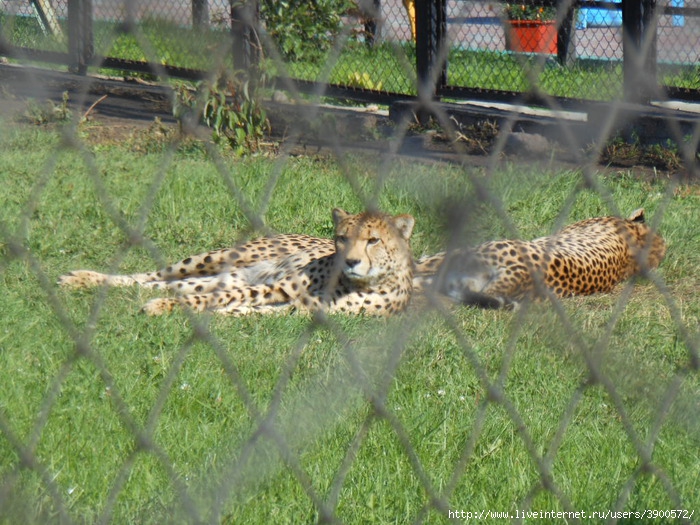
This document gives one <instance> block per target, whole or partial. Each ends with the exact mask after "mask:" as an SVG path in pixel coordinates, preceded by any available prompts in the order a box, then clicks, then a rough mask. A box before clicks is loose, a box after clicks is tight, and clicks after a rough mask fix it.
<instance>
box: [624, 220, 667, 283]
mask: <svg viewBox="0 0 700 525" xmlns="http://www.w3.org/2000/svg"><path fill="white" fill-rule="evenodd" d="M625 226H626V228H627V231H628V232H629V234H630V236H631V240H632V247H633V250H634V252H635V257H636V259H637V260H636V261H635V269H634V273H639V272H641V271H642V269H649V268H658V266H659V264H660V263H661V261H662V260H663V258H664V256H665V255H666V243H665V242H664V240H663V238H662V237H661V236H660V235H659V234H657V233H656V232H655V231H652V229H651V228H650V227H649V226H648V225H647V224H646V222H645V217H644V208H640V209H638V210H634V211H633V212H632V214H631V215H630V216H629V217H628V218H627V220H626V221H625ZM640 266H641V267H640Z"/></svg>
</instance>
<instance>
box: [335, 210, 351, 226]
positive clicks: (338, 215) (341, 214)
mask: <svg viewBox="0 0 700 525" xmlns="http://www.w3.org/2000/svg"><path fill="white" fill-rule="evenodd" d="M348 217H350V214H349V213H348V212H346V211H345V210H341V209H340V208H335V209H334V210H333V226H335V227H336V228H337V227H338V225H339V224H340V223H341V222H343V221H344V220H345V219H347V218H348Z"/></svg>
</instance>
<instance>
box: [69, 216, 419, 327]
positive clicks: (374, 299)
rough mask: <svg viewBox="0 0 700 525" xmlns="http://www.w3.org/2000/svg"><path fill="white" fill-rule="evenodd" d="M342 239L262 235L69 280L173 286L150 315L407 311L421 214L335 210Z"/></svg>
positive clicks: (155, 303) (72, 276)
mask: <svg viewBox="0 0 700 525" xmlns="http://www.w3.org/2000/svg"><path fill="white" fill-rule="evenodd" d="M332 215H333V223H334V225H335V238H334V239H323V238H317V237H309V236H306V235H279V236H275V237H263V238H261V239H257V240H254V241H251V242H249V243H246V244H243V245H240V246H237V247H234V248H226V249H221V250H215V251H211V252H207V253H204V254H200V255H195V256H192V257H188V258H187V259H184V260H182V261H180V262H178V263H176V264H173V265H172V266H168V267H167V268H165V269H163V270H160V271H156V272H150V273H140V274H132V275H106V274H102V273H97V272H93V271H88V270H77V271H73V272H70V273H68V274H66V275H63V276H61V277H60V278H59V280H58V283H59V285H61V286H68V287H76V288H83V287H90V286H100V285H104V286H130V285H140V286H143V287H146V288H156V289H168V290H172V291H174V292H176V296H175V297H167V298H158V299H153V300H151V301H149V302H148V303H147V304H146V305H145V306H144V307H143V311H145V312H146V313H147V314H150V315H159V314H163V313H166V312H170V311H171V310H173V308H175V307H176V306H186V307H189V308H191V309H192V310H194V311H197V312H201V311H205V310H208V311H213V312H215V313H220V314H228V315H234V316H241V315H246V314H251V313H254V312H258V313H276V312H279V313H282V312H288V311H292V310H300V311H304V312H308V313H315V312H324V313H335V312H344V313H351V314H368V315H377V316H389V315H392V314H394V313H398V312H401V311H403V310H404V309H405V308H406V306H407V305H408V303H409V300H410V298H411V294H412V290H413V269H414V263H413V257H412V254H411V248H410V237H411V233H412V232H413V226H414V223H415V221H414V219H413V217H412V216H410V215H396V216H391V215H387V214H384V213H380V212H363V213H359V214H355V215H353V214H350V213H348V212H346V211H344V210H341V209H337V208H336V209H335V210H333V214H332Z"/></svg>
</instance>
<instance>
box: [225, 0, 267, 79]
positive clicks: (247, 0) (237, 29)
mask: <svg viewBox="0 0 700 525" xmlns="http://www.w3.org/2000/svg"><path fill="white" fill-rule="evenodd" d="M230 1H231V37H232V40H233V67H234V69H236V70H238V71H244V72H245V73H246V75H249V76H255V75H251V72H252V71H253V70H254V69H257V65H258V53H259V45H258V40H257V35H256V33H255V27H256V26H257V23H258V20H259V18H260V16H259V15H260V7H259V4H258V1H257V0H242V1H241V0H230Z"/></svg>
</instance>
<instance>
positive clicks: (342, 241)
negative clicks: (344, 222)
mask: <svg viewBox="0 0 700 525" xmlns="http://www.w3.org/2000/svg"><path fill="white" fill-rule="evenodd" d="M335 242H337V243H339V244H345V243H346V242H348V238H347V237H346V236H345V235H336V236H335Z"/></svg>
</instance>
